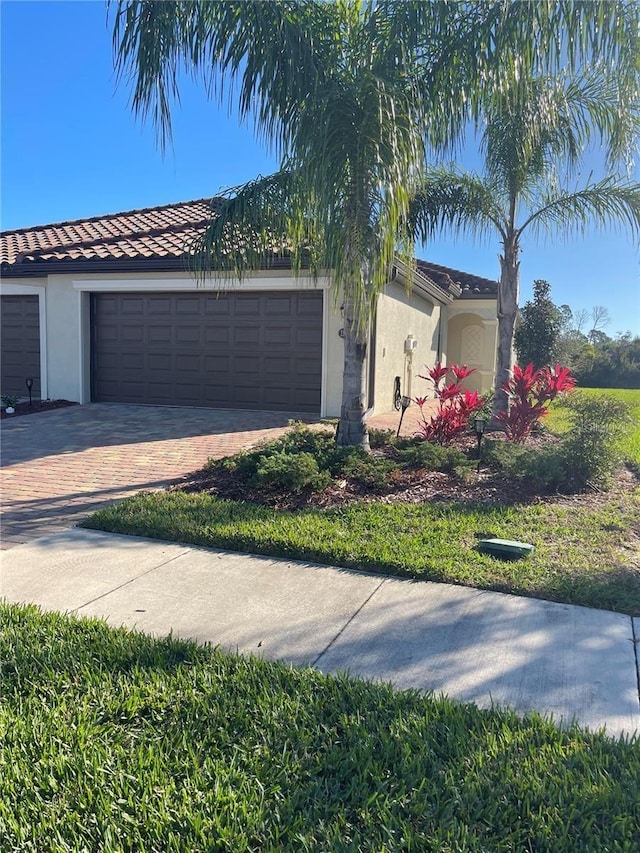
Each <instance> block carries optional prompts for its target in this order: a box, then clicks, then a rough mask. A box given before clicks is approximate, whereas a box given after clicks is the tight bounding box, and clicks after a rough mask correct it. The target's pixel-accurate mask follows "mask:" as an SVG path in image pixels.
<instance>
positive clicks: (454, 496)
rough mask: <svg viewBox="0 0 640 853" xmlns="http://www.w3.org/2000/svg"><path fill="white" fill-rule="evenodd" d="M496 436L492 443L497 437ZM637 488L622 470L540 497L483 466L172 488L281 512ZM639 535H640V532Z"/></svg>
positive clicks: (471, 449) (471, 442)
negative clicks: (265, 485) (290, 487)
mask: <svg viewBox="0 0 640 853" xmlns="http://www.w3.org/2000/svg"><path fill="white" fill-rule="evenodd" d="M498 437H499V436H498V435H492V439H496V438H498ZM549 441H557V439H556V438H554V437H553V436H550V435H549V434H548V433H547V434H544V435H541V436H538V437H534V438H532V439H529V440H528V443H529V444H534V443H535V444H540V443H544V442H549ZM457 446H458V447H459V448H460V449H461V450H464V451H465V452H466V453H467V454H468V455H469V457H470V458H471V459H472V460H474V459H475V454H476V444H475V439H473V438H468V437H467V438H463V439H461V440H459V441H458V442H457ZM392 453H393V451H392V450H390V448H388V447H383V448H380V449H377V450H374V451H372V455H374V456H389V455H391V454H392ZM637 486H638V479H637V478H636V476H634V474H633V473H632V472H630V471H628V470H627V469H622V470H621V471H619V472H618V473H617V474H616V476H615V478H614V480H613V482H612V484H611V487H610V489H609V490H608V491H607V492H602V491H600V490H599V489H595V488H594V489H591V490H590V491H588V492H585V493H582V494H579V495H559V494H551V495H550V494H540V493H539V492H537V491H536V490H535V489H534V488H533V487H532V486H531V485H530V484H527V483H525V482H522V481H515V480H513V479H508V478H506V477H504V476H500V475H498V474H495V473H494V472H492V471H491V470H489V469H488V468H486V467H483V465H482V464H481V465H480V471H479V473H476V472H475V471H474V472H473V473H472V474H471V476H470V477H468V478H465V479H461V478H459V477H457V476H456V475H454V474H451V473H443V472H440V471H428V470H425V469H424V468H414V469H404V470H401V469H396V470H395V471H392V473H391V475H390V478H389V483H388V485H387V486H386V487H384V488H380V489H372V487H371V486H366V485H363V484H361V483H359V482H357V481H355V480H350V479H347V478H345V479H341V480H334V481H332V482H331V483H330V484H329V485H328V486H327V487H326V488H325V489H323V490H322V491H321V492H310V491H308V490H307V491H304V492H301V493H298V494H295V493H291V492H288V491H286V490H284V489H281V490H277V489H260V488H257V487H256V486H254V485H253V484H251V485H249V484H247V482H246V481H245V480H244V479H243V478H242V477H241V476H240V475H237V474H233V473H230V472H229V471H223V470H221V469H217V468H215V467H214V468H211V469H207V468H203V469H201V470H199V471H195V472H193V473H191V474H188V475H186V476H185V477H184V478H182V479H181V480H179V481H178V482H176V483H175V484H174V485H173V486H172V487H171V489H172V490H177V491H184V492H208V493H209V494H212V495H215V496H216V497H219V498H223V499H228V500H235V501H246V500H249V501H252V502H254V503H259V504H263V505H265V506H270V507H273V508H275V509H282V510H298V509H307V508H313V507H315V508H322V509H331V508H332V507H340V506H346V505H348V504H351V503H356V502H377V503H387V504H390V503H397V502H402V503H426V502H433V501H455V502H458V503H482V504H501V505H503V506H504V505H505V504H506V505H515V504H534V503H555V504H558V505H567V506H578V505H579V506H581V507H586V506H589V505H591V506H593V507H594V508H595V507H597V506H599V505H601V504H603V503H604V502H610V501H611V500H612V499H614V500H615V499H616V498H624V496H625V495H630V494H631V493H632V492H633V490H634V489H635V488H637ZM639 532H640V531H639Z"/></svg>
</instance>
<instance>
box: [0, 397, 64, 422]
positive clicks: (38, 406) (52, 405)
mask: <svg viewBox="0 0 640 853" xmlns="http://www.w3.org/2000/svg"><path fill="white" fill-rule="evenodd" d="M77 405H78V404H77V403H72V402H71V401H70V400H34V401H33V402H32V403H29V401H28V400H27V401H26V402H22V403H16V406H15V412H14V413H13V414H11V415H8V414H7V413H6V412H5V410H4V409H2V411H1V412H0V418H2V420H4V419H5V418H7V419H8V418H19V417H20V416H21V415H35V413H36V412H48V411H49V410H50V409H64V408H65V407H66V406H77Z"/></svg>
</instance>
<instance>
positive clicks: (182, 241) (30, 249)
mask: <svg viewBox="0 0 640 853" xmlns="http://www.w3.org/2000/svg"><path fill="white" fill-rule="evenodd" d="M217 201H218V199H216V198H208V199H207V198H201V199H197V200H196V201H184V202H178V203H177V204H167V205H163V206H161V207H147V208H143V209H141V210H129V211H125V212H123V213H110V214H107V215H106V216H94V217H92V218H90V219H77V220H72V221H68V222H57V223H55V224H53V225H39V226H35V227H33V228H20V229H18V230H16V231H3V232H0V263H1V265H2V272H3V273H4V274H5V275H21V274H27V275H28V274H31V275H33V274H38V273H39V272H41V273H44V274H46V272H47V269H50V268H51V267H52V266H53V265H55V268H56V270H57V271H59V270H60V268H61V267H62V268H64V267H65V266H66V264H69V263H71V264H73V265H74V266H75V265H76V264H82V266H83V267H84V268H85V269H90V268H91V266H92V265H96V266H97V265H98V264H100V266H101V267H104V266H105V265H109V264H113V265H117V266H118V268H120V269H123V268H126V266H127V264H130V265H131V266H132V267H133V266H134V265H135V268H136V269H141V268H143V266H144V264H145V262H146V263H148V264H149V265H150V266H151V265H152V264H153V265H155V267H154V268H158V267H157V265H158V264H160V265H162V264H163V263H164V264H165V265H167V266H168V267H171V268H174V269H175V268H176V266H178V265H179V264H180V263H184V259H185V257H186V256H187V255H188V247H189V245H190V243H191V242H192V241H193V239H194V238H195V237H196V236H197V235H198V234H199V233H200V232H201V231H202V229H203V228H204V227H205V225H206V224H207V222H208V221H209V220H210V218H211V214H212V213H213V212H215V209H216V203H217ZM283 263H285V264H286V263H287V261H286V259H280V263H279V264H278V265H282V264H283ZM417 263H418V268H419V269H420V270H421V272H423V273H424V274H425V275H426V276H427V277H428V278H429V279H431V281H433V282H434V283H435V284H436V285H438V287H440V288H442V289H443V290H444V291H446V292H448V293H452V292H453V291H457V288H453V289H450V285H451V283H452V281H453V282H454V283H455V284H458V285H459V286H460V288H461V290H462V294H461V297H460V298H487V297H492V296H495V295H496V293H497V288H498V284H497V282H495V281H490V280H488V279H485V278H480V277H479V276H475V275H471V274H469V273H465V272H462V271H461V270H456V269H452V268H450V267H443V266H440V265H439V264H432V263H429V262H428V261H421V260H418V262H417Z"/></svg>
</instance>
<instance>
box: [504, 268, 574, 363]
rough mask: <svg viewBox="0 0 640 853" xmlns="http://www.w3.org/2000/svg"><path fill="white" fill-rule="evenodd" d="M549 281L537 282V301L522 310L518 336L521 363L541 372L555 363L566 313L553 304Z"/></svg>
mask: <svg viewBox="0 0 640 853" xmlns="http://www.w3.org/2000/svg"><path fill="white" fill-rule="evenodd" d="M550 293H551V285H550V284H549V282H548V281H544V280H543V279H537V280H536V281H534V283H533V300H532V301H530V302H526V303H525V305H524V307H523V308H522V309H521V310H520V320H521V322H520V325H519V326H518V327H517V328H516V331H515V334H514V344H515V348H516V352H517V354H518V364H519V365H520V366H521V367H524V366H525V365H527V364H533V366H534V368H535V369H536V370H537V369H538V368H540V367H547V366H549V365H551V364H555V362H556V361H557V358H558V342H559V337H560V330H561V328H562V314H561V312H560V310H559V309H558V308H557V306H556V305H554V304H553V302H552V301H551V298H550V296H549V294H550Z"/></svg>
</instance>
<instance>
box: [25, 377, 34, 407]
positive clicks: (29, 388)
mask: <svg viewBox="0 0 640 853" xmlns="http://www.w3.org/2000/svg"><path fill="white" fill-rule="evenodd" d="M25 381H26V383H27V389H28V391H29V405H30V406H33V403H32V402H31V389H32V388H33V379H26V380H25Z"/></svg>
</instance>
